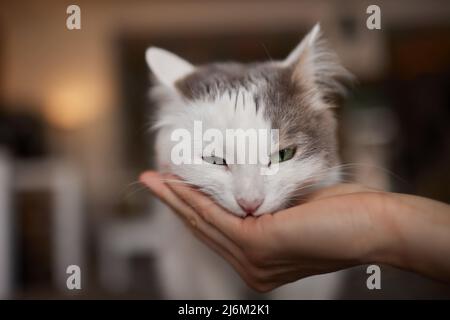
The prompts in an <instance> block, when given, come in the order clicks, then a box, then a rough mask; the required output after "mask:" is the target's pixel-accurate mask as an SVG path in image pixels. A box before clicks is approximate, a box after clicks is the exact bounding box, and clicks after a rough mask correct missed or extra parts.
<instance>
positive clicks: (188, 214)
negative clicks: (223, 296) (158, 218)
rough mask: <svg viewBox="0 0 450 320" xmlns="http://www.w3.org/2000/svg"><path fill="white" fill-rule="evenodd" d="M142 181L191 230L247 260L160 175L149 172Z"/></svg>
mask: <svg viewBox="0 0 450 320" xmlns="http://www.w3.org/2000/svg"><path fill="white" fill-rule="evenodd" d="M140 180H141V181H142V182H143V183H144V184H145V185H147V186H148V187H149V188H150V189H151V190H152V192H153V193H155V195H156V196H157V197H159V198H160V199H161V200H162V201H163V202H165V203H166V204H167V205H168V206H169V207H171V208H172V209H173V210H175V211H176V212H177V213H178V215H180V216H181V218H183V220H185V222H186V224H187V225H188V226H190V228H191V229H193V230H198V232H200V233H202V234H204V235H205V236H206V237H207V238H209V239H211V241H214V242H216V243H221V244H222V246H224V247H225V248H226V249H227V250H228V252H229V253H230V254H232V255H234V256H237V257H238V258H240V259H241V260H243V261H244V260H245V257H244V254H243V253H242V251H241V250H240V248H239V247H238V246H236V245H235V244H234V243H233V242H232V241H231V240H230V239H228V238H227V237H226V236H224V235H223V234H222V233H221V232H220V231H218V230H217V229H216V228H215V227H213V226H212V225H210V224H208V223H207V222H206V221H204V220H203V219H202V218H201V217H200V216H199V215H198V214H197V212H195V211H194V210H193V209H192V208H191V207H190V206H189V205H187V204H186V203H185V202H184V201H183V200H181V199H180V198H178V196H177V195H176V194H175V193H174V192H173V191H172V190H171V189H170V188H169V187H168V186H167V184H166V183H164V182H163V179H162V177H161V175H160V174H158V173H157V172H153V171H148V172H145V173H143V174H142V175H141V177H140Z"/></svg>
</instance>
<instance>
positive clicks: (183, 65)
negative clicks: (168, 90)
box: [145, 47, 194, 88]
mask: <svg viewBox="0 0 450 320" xmlns="http://www.w3.org/2000/svg"><path fill="white" fill-rule="evenodd" d="M145 60H146V61H147V64H148V66H149V67H150V69H151V70H152V72H153V73H154V75H155V76H156V78H157V79H158V80H159V81H160V82H161V83H162V84H164V85H166V86H168V87H172V88H173V87H174V84H175V82H176V81H177V80H179V79H181V78H183V77H185V76H187V75H188V74H189V73H191V72H192V71H194V66H193V65H192V64H190V63H189V62H187V61H186V60H184V59H182V58H180V57H178V56H177V55H175V54H173V53H171V52H169V51H167V50H164V49H160V48H157V47H150V48H148V49H147V51H146V52H145Z"/></svg>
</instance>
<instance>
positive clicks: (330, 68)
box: [282, 24, 353, 107]
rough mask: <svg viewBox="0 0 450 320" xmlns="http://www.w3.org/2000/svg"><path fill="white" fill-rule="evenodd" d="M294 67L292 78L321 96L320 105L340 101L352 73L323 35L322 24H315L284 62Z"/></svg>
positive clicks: (351, 77)
mask: <svg viewBox="0 0 450 320" xmlns="http://www.w3.org/2000/svg"><path fill="white" fill-rule="evenodd" d="M282 65H283V66H285V67H289V68H292V70H293V72H292V81H294V82H296V83H297V84H299V85H300V86H303V87H304V88H306V89H309V90H311V92H313V93H314V96H315V97H318V98H320V99H321V101H322V102H325V104H324V103H321V104H318V105H319V107H320V106H322V107H323V106H325V107H326V106H329V105H331V104H329V103H328V102H338V101H340V100H341V99H342V98H344V97H345V96H346V94H347V87H348V86H349V85H350V84H351V82H352V80H353V75H352V74H351V73H350V72H349V71H347V69H345V68H344V67H343V66H342V65H341V64H340V62H339V59H338V57H337V56H336V54H335V53H334V52H333V51H332V50H331V49H330V48H329V47H328V46H327V44H326V42H325V40H324V39H323V38H322V33H321V30H320V25H319V24H316V25H315V26H314V27H313V28H312V30H311V31H310V32H309V33H308V34H307V35H306V36H305V37H304V38H303V40H302V41H301V42H300V44H298V45H297V47H296V48H295V49H294V50H293V51H292V52H291V53H290V54H289V56H288V57H287V58H286V59H285V60H284V61H283V62H282Z"/></svg>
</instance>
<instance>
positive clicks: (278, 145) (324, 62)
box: [146, 25, 350, 216]
mask: <svg viewBox="0 0 450 320" xmlns="http://www.w3.org/2000/svg"><path fill="white" fill-rule="evenodd" d="M146 58H147V62H148V64H149V66H150V68H151V70H152V71H153V73H154V75H155V76H156V79H157V80H158V82H159V84H158V85H157V86H155V88H154V89H153V90H152V92H153V95H154V97H155V98H156V99H157V101H158V104H159V111H158V116H157V122H156V124H155V127H156V128H157V129H158V135H157V140H156V151H157V155H158V162H159V164H160V166H161V168H162V169H163V170H166V171H168V172H171V173H173V174H176V175H178V176H180V177H181V178H183V179H184V180H185V181H186V183H188V184H190V185H193V186H195V187H197V188H199V189H200V190H201V191H203V192H205V193H206V194H208V195H210V196H211V197H212V198H214V200H215V201H216V202H218V203H219V204H220V205H221V206H223V207H224V208H226V209H227V210H229V211H230V212H232V213H234V214H236V215H238V216H246V215H254V216H258V215H261V214H265V213H271V212H275V211H277V210H280V209H282V208H285V207H288V206H289V205H292V204H294V203H295V202H298V201H300V200H301V199H302V198H303V197H304V196H305V195H306V194H307V193H309V192H311V191H312V190H314V189H316V188H318V187H321V186H325V185H328V184H332V183H334V182H336V181H337V180H338V178H339V170H338V169H337V167H336V165H337V164H338V156H337V142H336V133H335V131H336V121H335V119H334V116H333V113H332V110H330V108H331V107H333V106H335V104H336V103H337V101H339V99H340V98H342V97H343V95H344V93H345V90H344V83H345V82H346V81H348V80H349V79H350V75H349V73H348V72H347V71H346V70H345V69H344V68H343V67H342V66H340V65H339V64H338V63H337V59H336V57H335V55H334V54H333V53H332V52H330V51H328V50H326V49H325V46H324V43H323V40H321V39H320V29H319V26H318V25H316V26H315V27H314V28H313V30H312V31H311V32H310V33H309V34H308V35H307V36H306V37H305V39H304V40H303V41H302V42H301V43H300V44H299V45H298V46H297V47H296V48H295V49H294V51H293V52H292V53H291V54H290V55H289V56H288V57H287V58H286V59H285V60H284V61H271V62H264V63H254V64H238V63H215V64H208V65H203V66H197V67H194V66H193V65H191V64H190V63H188V62H186V61H185V60H183V59H181V58H179V57H177V56H175V55H173V54H172V53H170V52H167V51H165V50H162V49H158V48H150V49H148V50H147V54H146ZM199 126H200V129H201V130H200V131H199ZM209 129H211V130H214V132H215V133H216V135H215V136H214V139H213V137H212V136H208V135H207V134H206V133H207V132H211V130H209ZM233 130H234V131H233ZM239 130H240V131H239ZM230 131H232V132H241V133H243V132H244V139H241V140H236V139H231V140H230V139H227V138H228V137H230V136H228V135H227V134H228V133H229V132H230ZM274 131H275V132H276V135H272V134H271V133H273V132H274ZM180 132H183V133H187V134H188V135H186V136H185V137H184V138H183V139H181V140H183V141H181V140H180V139H179V138H180V137H181V136H179V135H178V133H180ZM199 132H200V133H201V134H198V133H199ZM255 132H256V137H257V138H256V139H257V140H251V139H252V137H253V138H254V137H255V136H254V135H253V136H252V135H251V134H252V133H255ZM261 132H265V133H266V134H269V135H266V136H259V135H258V133H261ZM205 134H206V135H205ZM245 134H248V135H247V136H246V135H245ZM220 136H221V137H222V138H223V139H222V140H220V139H217V138H218V137H220ZM275 136H276V139H275ZM264 139H268V140H269V141H270V142H271V143H272V145H271V146H272V149H270V148H269V149H264V150H263V151H262V152H260V150H261V149H260V150H258V153H257V161H256V162H251V161H250V154H249V153H250V152H251V150H250V149H251V146H252V143H253V144H254V143H255V142H256V141H257V142H256V143H260V142H262V141H263V140H264ZM252 141H253V142H252ZM181 142H182V143H183V145H184V146H186V145H187V149H189V151H188V152H187V151H186V150H187V149H185V150H184V151H183V153H184V156H187V157H186V158H185V159H189V160H190V161H184V162H181V163H180V162H177V161H174V154H177V152H178V151H177V152H175V153H174V150H177V148H178V147H179V146H180V143H181ZM266 142H267V141H266ZM243 145H244V146H243ZM258 146H259V144H258ZM274 146H275V149H273V147H274ZM256 149H258V148H256ZM253 150H254V149H253ZM242 153H246V154H245V155H244V158H245V159H244V161H242V157H241V159H240V160H241V161H239V156H242ZM274 166H276V168H277V170H276V171H274V172H272V173H271V174H263V172H264V171H263V170H262V169H267V168H271V167H274Z"/></svg>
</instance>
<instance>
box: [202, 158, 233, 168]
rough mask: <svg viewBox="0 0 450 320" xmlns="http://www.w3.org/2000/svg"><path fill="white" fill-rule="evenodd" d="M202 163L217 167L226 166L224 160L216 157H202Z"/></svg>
mask: <svg viewBox="0 0 450 320" xmlns="http://www.w3.org/2000/svg"><path fill="white" fill-rule="evenodd" d="M202 159H203V161H205V162H208V163H210V164H217V165H219V166H226V165H227V162H226V161H225V159H222V158H219V157H216V156H210V157H204V156H202Z"/></svg>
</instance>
